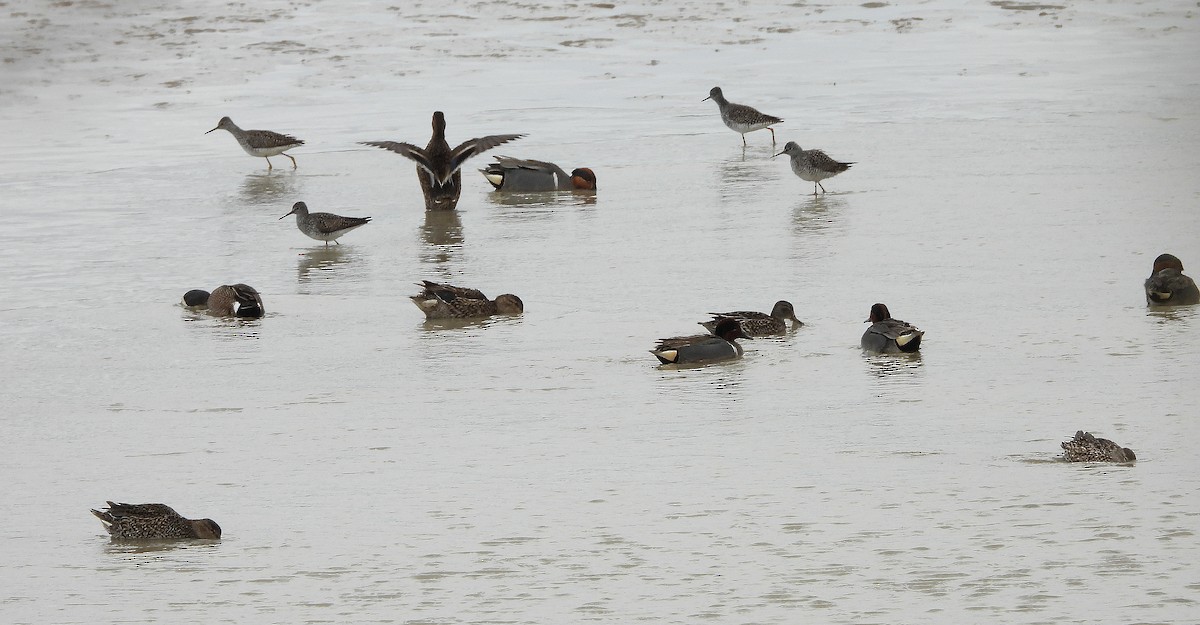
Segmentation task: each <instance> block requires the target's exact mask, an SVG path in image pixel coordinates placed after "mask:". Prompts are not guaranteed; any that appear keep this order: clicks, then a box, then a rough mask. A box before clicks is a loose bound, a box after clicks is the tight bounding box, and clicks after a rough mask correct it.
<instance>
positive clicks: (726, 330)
mask: <svg viewBox="0 0 1200 625" xmlns="http://www.w3.org/2000/svg"><path fill="white" fill-rule="evenodd" d="M750 338H751V337H750V336H749V335H748V334H746V332H744V331H743V330H742V324H741V323H740V322H739V321H738V320H737V319H733V318H730V317H722V318H719V319H717V322H716V326H714V327H713V331H712V334H695V335H692V336H675V337H671V338H668V339H660V340H659V341H658V345H656V346H655V348H654V349H652V350H650V353H651V354H654V357H655V358H657V359H658V361H659V362H660V363H662V364H664V365H682V364H700V363H710V362H720V361H722V360H733V359H736V358H741V357H742V346H741V345H739V344H738V343H737V339H747V340H749V339H750Z"/></svg>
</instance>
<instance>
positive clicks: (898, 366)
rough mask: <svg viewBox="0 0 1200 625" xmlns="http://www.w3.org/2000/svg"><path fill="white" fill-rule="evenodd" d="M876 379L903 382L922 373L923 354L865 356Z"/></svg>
mask: <svg viewBox="0 0 1200 625" xmlns="http://www.w3.org/2000/svg"><path fill="white" fill-rule="evenodd" d="M864 357H865V358H866V361H867V365H868V366H869V367H870V371H871V373H872V374H874V375H875V377H877V378H879V379H881V380H885V379H894V380H901V379H904V378H906V377H912V376H916V375H918V374H920V373H921V352H913V353H911V354H864Z"/></svg>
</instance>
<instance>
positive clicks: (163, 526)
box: [92, 501, 221, 540]
mask: <svg viewBox="0 0 1200 625" xmlns="http://www.w3.org/2000/svg"><path fill="white" fill-rule="evenodd" d="M105 503H107V504H108V508H106V509H104V510H96V509H93V510H92V514H94V515H96V518H97V519H100V522H101V523H103V524H104V529H106V530H108V533H109V534H110V535H111V536H112V537H113V538H114V539H121V540H154V539H173V538H202V539H218V538H220V537H221V526H220V525H217V522H216V521H213V520H212V519H185V518H184V517H183V516H181V515H180V514H179V513H178V512H175V510H173V509H172V508H171V507H170V506H168V505H166V504H161V503H113V502H111V501H108V502H105Z"/></svg>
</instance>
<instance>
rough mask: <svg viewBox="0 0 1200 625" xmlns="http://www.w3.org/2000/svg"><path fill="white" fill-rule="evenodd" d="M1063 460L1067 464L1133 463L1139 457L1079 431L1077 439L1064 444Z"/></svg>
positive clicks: (1105, 440) (1113, 444)
mask: <svg viewBox="0 0 1200 625" xmlns="http://www.w3.org/2000/svg"><path fill="white" fill-rule="evenodd" d="M1062 448H1063V460H1066V461H1067V462H1133V461H1134V460H1137V456H1136V455H1135V454H1134V453H1133V450H1132V449H1130V448H1128V447H1121V446H1120V445H1118V444H1116V443H1114V442H1112V441H1110V440H1108V439H1107V438H1096V437H1095V436H1093V435H1092V434H1090V433H1088V432H1084V431H1083V430H1079V431H1077V432H1075V438H1072V439H1071V440H1069V441H1066V442H1064V443H1063V444H1062Z"/></svg>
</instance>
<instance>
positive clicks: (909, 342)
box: [861, 304, 925, 354]
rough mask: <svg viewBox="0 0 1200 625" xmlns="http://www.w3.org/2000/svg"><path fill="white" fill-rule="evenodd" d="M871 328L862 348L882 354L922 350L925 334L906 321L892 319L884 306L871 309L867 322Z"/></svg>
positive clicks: (866, 334) (863, 339)
mask: <svg viewBox="0 0 1200 625" xmlns="http://www.w3.org/2000/svg"><path fill="white" fill-rule="evenodd" d="M868 321H869V322H870V323H871V327H869V328H867V331H866V332H864V333H863V335H862V341H861V344H862V348H863V349H864V350H866V351H869V352H877V353H880V354H900V353H905V354H909V353H912V352H915V351H917V350H918V349H921V337H922V336H925V333H924V332H922V331H921V330H918V329H917V328H916V326H914V325H913V324H911V323H908V322H906V321H900V320H899V319H892V313H891V312H890V311H888V307H887V306H884V305H883V304H875V305H874V306H872V307H871V316H870V317H867V321H864V322H863V323H866V322H868Z"/></svg>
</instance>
